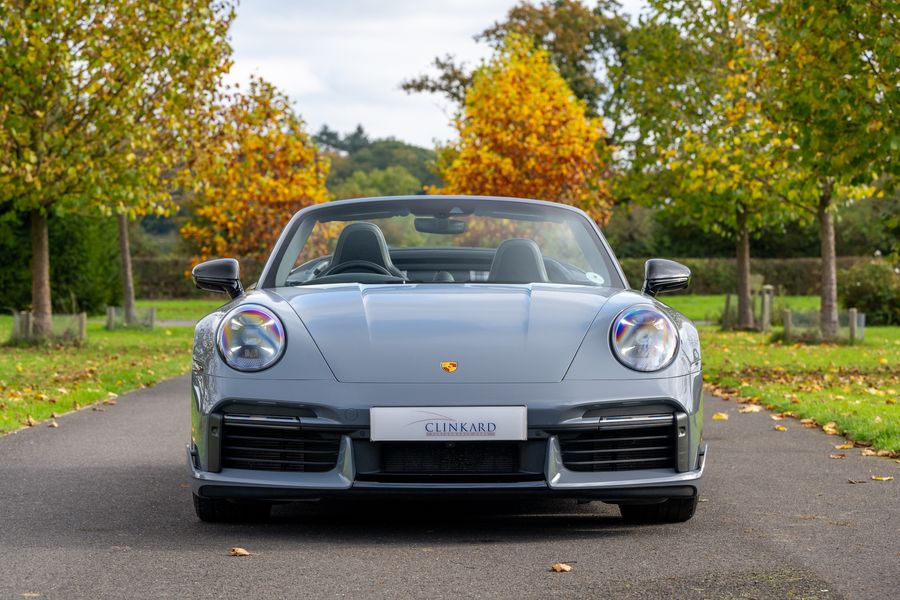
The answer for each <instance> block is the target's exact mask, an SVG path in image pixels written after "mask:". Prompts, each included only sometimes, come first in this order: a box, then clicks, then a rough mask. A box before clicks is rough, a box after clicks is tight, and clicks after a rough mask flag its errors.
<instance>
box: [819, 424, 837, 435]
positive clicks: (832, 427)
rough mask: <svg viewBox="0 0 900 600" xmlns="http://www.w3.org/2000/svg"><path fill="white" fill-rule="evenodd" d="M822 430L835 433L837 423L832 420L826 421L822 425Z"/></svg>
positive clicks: (831, 433) (829, 433) (830, 433)
mask: <svg viewBox="0 0 900 600" xmlns="http://www.w3.org/2000/svg"><path fill="white" fill-rule="evenodd" d="M822 431H824V432H825V433H827V434H828V435H837V434H838V430H837V423H835V422H834V421H829V422H828V423H825V424H824V425H822Z"/></svg>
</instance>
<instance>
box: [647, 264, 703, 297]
mask: <svg viewBox="0 0 900 600" xmlns="http://www.w3.org/2000/svg"><path fill="white" fill-rule="evenodd" d="M690 282H691V270H690V269H688V268H687V267H686V266H684V265H683V264H681V263H677V262H675V261H674V260H665V259H663V258H651V259H650V260H648V261H647V262H646V263H645V264H644V287H643V288H642V289H641V293H642V294H649V295H651V296H657V295H658V294H664V293H667V292H674V291H677V290H683V289H684V288H686V287H687V286H688V284H689V283H690Z"/></svg>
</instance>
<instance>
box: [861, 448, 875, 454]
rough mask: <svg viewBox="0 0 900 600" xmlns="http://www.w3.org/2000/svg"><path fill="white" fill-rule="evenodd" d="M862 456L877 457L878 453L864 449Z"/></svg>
mask: <svg viewBox="0 0 900 600" xmlns="http://www.w3.org/2000/svg"><path fill="white" fill-rule="evenodd" d="M860 454H862V455H863V456H876V455H877V454H878V453H877V452H875V451H874V450H872V449H871V448H863V449H862V450H861V451H860Z"/></svg>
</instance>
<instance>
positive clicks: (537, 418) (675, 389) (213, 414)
mask: <svg viewBox="0 0 900 600" xmlns="http://www.w3.org/2000/svg"><path fill="white" fill-rule="evenodd" d="M192 385H193V394H192V396H193V398H192V441H191V444H190V445H189V446H188V464H189V466H190V471H191V480H192V488H193V491H194V493H195V494H197V495H198V496H202V497H208V498H230V499H258V500H269V501H290V500H303V499H312V498H319V497H323V496H330V495H351V494H354V495H355V494H376V493H377V494H427V493H440V494H454V493H466V494H473V493H481V494H521V495H531V494H543V495H555V496H565V497H575V498H582V499H594V500H603V501H607V502H654V501H659V500H664V499H666V498H673V497H690V496H694V495H696V494H698V493H699V488H700V482H701V479H702V477H703V470H704V466H705V459H706V447H705V445H704V444H703V443H702V442H701V438H702V377H701V374H700V373H699V372H698V373H694V374H691V375H686V376H683V377H676V378H667V379H656V380H653V379H645V380H642V381H639V382H635V381H604V382H594V381H591V382H572V383H566V382H563V383H559V384H546V385H544V384H537V385H534V384H532V385H517V384H508V385H499V384H498V385H496V386H478V389H473V388H466V389H465V400H466V401H465V402H462V401H460V399H459V395H460V391H461V390H463V388H461V387H459V386H455V385H437V386H428V385H384V384H381V385H368V386H367V385H362V384H352V385H347V384H340V383H336V382H320V381H315V382H299V383H298V382H290V383H287V382H273V384H272V385H267V386H266V390H265V395H264V396H261V394H260V389H259V388H258V386H249V385H247V383H246V382H245V381H242V380H240V379H237V378H235V379H229V378H222V377H210V376H204V375H198V374H195V375H194V377H193V381H192ZM298 397H302V398H329V399H330V401H329V402H311V401H300V400H298ZM421 398H427V399H428V400H427V402H422V401H421V400H419V399H421ZM482 398H483V399H484V400H481V399H482ZM488 399H489V400H488ZM504 399H508V400H504ZM467 403H470V404H472V405H485V404H487V403H491V404H497V405H502V404H507V405H512V404H524V405H525V406H527V407H528V440H527V442H525V441H523V442H518V444H519V450H520V451H521V456H522V457H523V458H522V461H523V465H525V464H527V467H528V468H525V467H524V466H523V468H522V471H527V473H519V474H518V475H521V476H516V475H512V474H507V475H504V476H500V477H496V478H494V477H492V476H491V475H490V474H489V473H479V474H477V476H472V477H466V476H464V475H460V474H459V473H457V474H456V476H433V474H429V475H427V476H425V475H423V476H421V477H416V476H405V477H389V476H380V475H379V473H378V468H377V464H378V462H379V460H380V455H379V446H380V444H379V443H378V442H372V441H370V440H369V436H368V433H369V432H368V425H369V422H368V409H369V408H371V407H372V406H391V405H404V406H417V405H422V404H427V405H437V406H440V405H444V404H446V405H455V406H459V405H465V404H467ZM661 412H662V413H665V414H666V415H670V416H671V426H672V428H673V429H672V431H673V438H672V442H671V443H672V444H673V452H674V455H673V457H672V461H671V464H667V465H666V466H665V468H635V469H633V470H631V469H629V468H625V469H619V468H615V469H611V470H584V469H581V468H574V467H573V468H568V466H567V462H566V460H564V450H565V448H564V446H565V445H566V440H567V439H571V438H572V436H573V435H578V434H580V433H584V432H587V433H592V432H595V431H599V430H602V429H603V428H604V427H607V426H609V427H613V426H614V427H613V428H615V429H618V428H620V427H619V426H620V425H621V423H616V421H618V420H620V419H627V418H629V415H637V416H636V417H635V418H637V419H639V420H640V419H645V420H646V419H652V418H653V417H652V415H655V414H659V413H661ZM246 413H252V414H250V415H247V414H246ZM286 414H287V415H293V416H291V417H285V418H286V419H293V421H291V422H292V423H293V422H296V425H292V427H293V426H296V428H297V430H302V431H311V432H316V431H319V432H332V433H329V434H328V435H329V436H330V437H331V438H332V439H333V440H334V445H335V446H334V447H335V452H336V456H337V460H336V461H334V463H333V468H328V469H327V470H322V471H320V472H297V471H277V470H256V469H252V468H233V465H229V461H228V460H226V459H223V456H222V448H223V447H224V443H225V442H224V441H223V439H222V438H223V437H224V424H225V423H226V422H227V420H228V419H237V420H240V419H244V420H246V421H247V422H248V423H253V422H255V421H257V420H265V419H267V418H268V417H266V416H265V415H286ZM239 415H244V416H239ZM626 427H627V424H626ZM425 443H426V444H443V443H445V442H425ZM464 443H465V442H460V444H464ZM488 443H490V444H498V443H500V442H488ZM589 447H593V448H597V447H601V446H596V445H593V444H591V445H590V446H589ZM568 448H570V449H571V448H572V446H568ZM568 452H569V453H570V454H571V452H570V451H568ZM623 456H628V455H623ZM569 460H570V461H571V458H570V459H569ZM568 465H569V466H572V463H571V462H569V463H568ZM329 466H330V465H329Z"/></svg>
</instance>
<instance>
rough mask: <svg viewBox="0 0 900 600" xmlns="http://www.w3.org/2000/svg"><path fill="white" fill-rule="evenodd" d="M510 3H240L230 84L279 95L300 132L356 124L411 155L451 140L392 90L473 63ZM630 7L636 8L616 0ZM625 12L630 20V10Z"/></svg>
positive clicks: (431, 109)
mask: <svg viewBox="0 0 900 600" xmlns="http://www.w3.org/2000/svg"><path fill="white" fill-rule="evenodd" d="M515 3H516V2H514V1H512V0H443V1H441V0H387V1H385V0H381V1H377V0H243V1H242V2H241V3H240V5H239V6H238V9H237V19H236V20H235V22H234V25H233V26H232V30H231V38H232V45H233V47H234V67H233V68H232V74H231V80H232V81H240V82H244V81H246V80H247V79H248V78H249V77H250V75H251V74H257V75H260V76H262V77H264V78H265V79H267V80H269V81H271V82H272V83H274V84H275V85H277V86H278V87H279V88H280V89H281V90H282V91H284V92H286V93H287V94H288V96H289V97H290V98H291V100H292V101H293V102H294V106H295V108H296V109H297V111H298V112H299V113H300V115H301V116H302V117H303V119H304V120H305V121H306V122H307V124H308V127H309V130H310V131H311V132H316V131H318V130H319V128H320V127H321V126H322V125H323V124H327V125H328V126H329V127H331V128H332V129H337V130H338V131H340V132H346V131H350V130H352V129H353V128H355V127H356V125H357V124H358V123H359V124H362V125H363V127H365V129H366V131H368V132H369V133H370V134H371V135H373V136H374V137H387V136H393V137H396V138H398V139H401V140H404V141H408V142H411V143H414V144H418V145H421V146H428V147H430V146H432V145H433V144H434V141H435V140H440V141H443V140H447V139H450V138H452V137H453V135H454V134H453V130H452V129H451V127H450V125H449V120H450V116H451V112H452V106H450V105H449V104H448V103H447V102H446V101H445V100H443V99H442V98H439V97H437V96H433V95H429V94H413V95H408V94H406V92H404V91H402V90H401V89H400V83H401V82H402V81H403V80H404V79H407V78H409V77H413V76H416V75H419V74H421V73H425V72H427V71H428V68H429V64H430V63H431V61H432V60H433V58H434V57H435V56H438V55H444V54H448V53H449V54H453V55H455V56H456V57H457V58H459V59H462V60H464V61H466V62H468V63H469V64H477V63H478V61H479V60H480V59H482V58H484V57H486V56H487V54H488V49H487V48H486V46H485V45H484V44H476V43H475V41H474V40H473V39H472V38H473V36H474V35H475V34H477V33H479V32H480V31H482V30H484V29H485V28H486V27H488V26H489V25H491V24H492V23H494V22H495V21H498V20H500V19H502V18H503V17H504V16H505V15H506V13H507V11H508V10H509V8H510V7H511V6H513V5H514V4H515ZM623 4H625V5H626V6H627V7H629V8H630V7H635V6H637V5H638V0H630V1H626V2H624V3H623ZM630 12H634V10H631V11H630Z"/></svg>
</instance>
